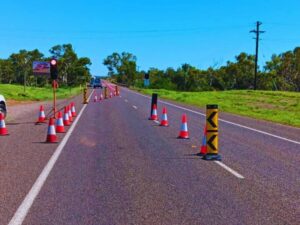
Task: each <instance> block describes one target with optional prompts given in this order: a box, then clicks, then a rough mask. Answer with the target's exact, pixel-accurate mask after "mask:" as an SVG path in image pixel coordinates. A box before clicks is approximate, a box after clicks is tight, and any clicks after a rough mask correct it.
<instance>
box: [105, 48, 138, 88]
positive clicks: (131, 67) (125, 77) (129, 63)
mask: <svg viewBox="0 0 300 225" xmlns="http://www.w3.org/2000/svg"><path fill="white" fill-rule="evenodd" d="M136 60H137V59H136V56H134V55H133V54H131V53H128V52H123V53H121V54H119V53H116V52H114V53H113V54H112V55H109V56H107V57H106V58H105V59H104V60H103V64H104V65H105V66H107V69H108V75H109V76H110V77H112V78H116V80H117V82H119V83H124V84H127V85H133V84H134V83H135V80H136V75H137V71H136Z"/></svg>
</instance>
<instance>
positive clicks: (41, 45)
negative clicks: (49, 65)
mask: <svg viewBox="0 0 300 225" xmlns="http://www.w3.org/2000/svg"><path fill="white" fill-rule="evenodd" d="M257 20H259V21H262V23H263V25H262V26H261V28H262V30H265V31H266V33H265V34H263V35H262V37H261V38H262V40H261V46H260V54H259V57H260V58H259V60H260V63H263V62H264V61H266V60H269V59H270V57H271V55H272V54H273V53H277V54H279V53H281V52H283V51H287V50H292V49H294V48H295V47H296V46H300V29H299V28H300V1H299V0H289V1H279V0H273V1H271V0H264V1H261V0H251V1H246V0H235V1H234V0H228V1H225V0H224V1H221V0H219V1H217V0H214V1H213V0H211V1H209V0H206V1H202V0H184V1H179V0H178V1H177V0H173V1H171V0H151V1H150V0H149V1H143V0H106V1H102V0H98V1H96V0H85V1H76V0H73V1H70V0H64V1H63V0H51V1H40V0H39V1H36V0H31V1H30V0H27V1H23V0H14V1H4V0H2V1H0V21H1V23H0V58H7V57H8V56H9V55H10V54H11V53H13V52H17V51H19V50H20V49H27V50H32V49H35V48H38V49H39V50H40V51H42V52H43V53H44V54H45V55H49V52H48V50H49V49H50V48H51V47H52V46H54V45H56V44H64V43H71V44H72V45H73V47H74V49H75V50H76V52H77V53H78V55H79V56H87V57H89V58H90V59H91V60H92V63H93V65H92V66H91V72H92V73H93V74H95V75H106V73H107V70H106V68H105V67H104V66H103V65H102V62H103V59H104V58H105V57H106V56H107V55H109V54H111V53H112V52H115V51H116V52H122V51H127V52H131V53H133V54H134V55H136V56H137V58H138V61H137V63H138V66H139V69H140V70H141V69H148V68H150V67H156V68H160V69H165V68H167V67H174V68H177V67H179V66H180V65H181V64H183V63H189V64H191V65H193V66H196V67H198V68H203V69H205V68H207V67H209V66H220V65H223V64H225V63H226V61H228V60H234V56H235V55H237V54H239V53H240V52H242V51H244V52H247V53H254V49H255V42H254V40H253V39H252V37H254V34H250V33H249V31H250V30H252V29H254V28H255V22H256V21H257Z"/></svg>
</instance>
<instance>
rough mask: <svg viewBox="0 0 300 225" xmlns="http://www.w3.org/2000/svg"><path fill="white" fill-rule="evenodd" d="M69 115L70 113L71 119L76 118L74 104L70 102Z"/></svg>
mask: <svg viewBox="0 0 300 225" xmlns="http://www.w3.org/2000/svg"><path fill="white" fill-rule="evenodd" d="M71 113H72V117H76V111H75V104H74V102H71Z"/></svg>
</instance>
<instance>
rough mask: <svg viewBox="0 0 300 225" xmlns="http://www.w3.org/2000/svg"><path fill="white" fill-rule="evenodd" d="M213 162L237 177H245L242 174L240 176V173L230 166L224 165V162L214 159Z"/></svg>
mask: <svg viewBox="0 0 300 225" xmlns="http://www.w3.org/2000/svg"><path fill="white" fill-rule="evenodd" d="M214 162H215V163H217V164H218V165H219V166H221V167H222V168H223V169H225V170H227V171H228V172H229V173H231V174H233V175H234V176H236V177H237V178H239V179H245V177H244V176H242V175H241V174H239V173H238V172H236V171H235V170H233V169H231V168H230V167H228V166H226V165H225V164H224V163H222V162H220V161H214Z"/></svg>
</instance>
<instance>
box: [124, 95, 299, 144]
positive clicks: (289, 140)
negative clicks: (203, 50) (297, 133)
mask: <svg viewBox="0 0 300 225" xmlns="http://www.w3.org/2000/svg"><path fill="white" fill-rule="evenodd" d="M128 91H130V92H132V93H134V94H137V95H141V96H143V97H145V98H149V99H151V97H149V96H146V95H143V94H140V93H136V92H134V91H131V90H128ZM159 101H160V102H162V103H164V104H166V105H170V106H173V107H175V108H178V109H182V110H186V111H189V112H192V113H195V114H198V115H201V116H206V115H205V114H204V113H200V112H197V111H194V110H191V109H187V108H184V107H182V106H178V105H175V104H172V103H169V102H165V101H162V100H159ZM219 121H221V122H223V123H227V124H230V125H233V126H237V127H240V128H244V129H247V130H251V131H254V132H257V133H261V134H264V135H267V136H270V137H274V138H277V139H280V140H283V141H288V142H291V143H294V144H297V145H300V142H299V141H295V140H292V139H289V138H285V137H281V136H278V135H275V134H271V133H268V132H265V131H262V130H257V129H255V128H252V127H247V126H244V125H242V124H238V123H234V122H230V121H228V120H224V119H219Z"/></svg>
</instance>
